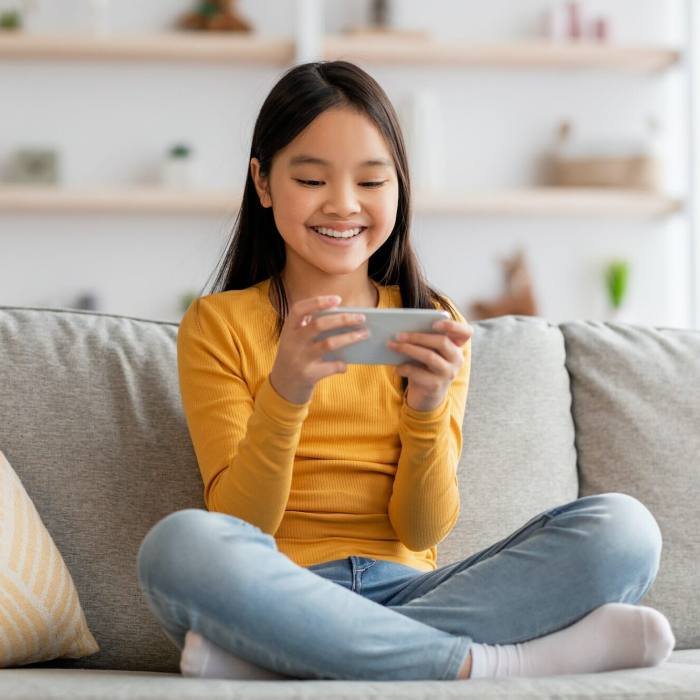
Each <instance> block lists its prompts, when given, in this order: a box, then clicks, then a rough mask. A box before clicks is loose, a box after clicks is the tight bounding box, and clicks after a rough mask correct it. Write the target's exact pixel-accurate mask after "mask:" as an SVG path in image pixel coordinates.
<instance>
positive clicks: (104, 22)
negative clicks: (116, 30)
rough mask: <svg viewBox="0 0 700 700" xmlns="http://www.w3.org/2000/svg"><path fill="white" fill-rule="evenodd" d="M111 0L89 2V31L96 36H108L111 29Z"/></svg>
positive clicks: (92, 0) (91, 0)
mask: <svg viewBox="0 0 700 700" xmlns="http://www.w3.org/2000/svg"><path fill="white" fill-rule="evenodd" d="M111 4H112V3H111V0H89V5H90V31H92V33H93V34H96V35H98V36H101V35H104V34H109V33H110V31H111V29H112V27H111V23H110V17H109V14H110V5H111Z"/></svg>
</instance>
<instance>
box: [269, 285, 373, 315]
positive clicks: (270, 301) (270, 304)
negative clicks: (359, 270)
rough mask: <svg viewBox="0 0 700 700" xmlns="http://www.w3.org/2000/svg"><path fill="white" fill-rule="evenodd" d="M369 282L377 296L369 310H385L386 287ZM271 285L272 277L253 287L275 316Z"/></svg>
mask: <svg viewBox="0 0 700 700" xmlns="http://www.w3.org/2000/svg"><path fill="white" fill-rule="evenodd" d="M369 281H370V282H371V283H372V285H373V286H374V287H375V288H376V290H377V295H378V298H377V305H376V306H373V307H371V308H374V309H383V308H385V307H386V306H387V299H386V293H387V290H386V287H385V286H383V285H381V284H379V282H376V281H375V280H373V279H372V278H371V277H370V278H369ZM271 285H272V277H268V278H267V279H264V280H263V281H262V282H259V283H258V284H257V285H255V286H257V287H259V289H260V292H261V294H262V296H263V299H264V301H265V302H266V305H267V307H268V308H269V309H270V310H271V311H272V312H273V313H275V314H276V313H277V311H276V309H275V307H274V305H273V304H272V300H271V299H270V287H271ZM339 308H341V309H342V308H343V307H342V306H341V307H339Z"/></svg>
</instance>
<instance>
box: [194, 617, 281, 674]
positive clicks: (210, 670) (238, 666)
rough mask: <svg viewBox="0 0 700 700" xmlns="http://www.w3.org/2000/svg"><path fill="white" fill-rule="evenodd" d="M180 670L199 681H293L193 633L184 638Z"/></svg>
mask: <svg viewBox="0 0 700 700" xmlns="http://www.w3.org/2000/svg"><path fill="white" fill-rule="evenodd" d="M180 671H181V673H182V675H183V676H197V677H199V678H229V679H234V680H267V681H279V680H290V679H291V678H292V677H291V676H284V675H282V674H279V673H275V672H274V671H269V670H268V669H266V668H262V667H261V666H256V665H255V664H252V663H250V662H249V661H246V660H245V659H241V658H239V657H238V656H234V655H233V654H231V653H230V652H229V651H226V649H222V648H221V647H220V646H217V645H216V644H214V642H211V641H209V640H208V639H207V638H206V637H203V636H202V635H201V634H198V633H197V632H195V631H194V630H189V631H188V632H187V634H186V635H185V646H184V648H183V650H182V655H181V656H180Z"/></svg>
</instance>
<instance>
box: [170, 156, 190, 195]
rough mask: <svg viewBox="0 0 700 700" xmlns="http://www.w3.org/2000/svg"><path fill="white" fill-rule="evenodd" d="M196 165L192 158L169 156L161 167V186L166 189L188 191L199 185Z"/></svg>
mask: <svg viewBox="0 0 700 700" xmlns="http://www.w3.org/2000/svg"><path fill="white" fill-rule="evenodd" d="M196 181H197V176H196V165H195V163H194V159H193V157H192V156H187V157H186V158H178V157H172V156H168V157H166V158H165V159H164V160H163V164H162V167H161V184H162V185H164V186H165V187H175V188H181V189H186V188H188V187H193V186H194V185H196V184H197V182H196Z"/></svg>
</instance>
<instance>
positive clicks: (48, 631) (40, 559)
mask: <svg viewBox="0 0 700 700" xmlns="http://www.w3.org/2000/svg"><path fill="white" fill-rule="evenodd" d="M99 650H100V647H99V646H98V644H97V642H96V641H95V638H94V637H93V636H92V634H91V632H90V630H89V629H88V626H87V622H86V620H85V615H84V613H83V610H82V608H81V607H80V601H79V600H78V593H77V591H76V590H75V585H74V583H73V579H72V578H71V575H70V572H69V571H68V568H67V567H66V564H65V562H64V561H63V558H62V557H61V554H60V552H59V551H58V548H57V547H56V545H55V543H54V541H53V540H52V539H51V535H50V534H49V532H48V530H47V529H46V527H45V526H44V523H42V521H41V518H40V517H39V513H38V512H37V510H36V508H35V507H34V504H33V503H32V501H31V499H30V498H29V496H28V495H27V492H26V491H25V490H24V486H22V482H21V481H20V480H19V477H18V476H17V474H16V473H15V471H14V469H12V467H11V466H10V463H9V462H8V461H7V459H6V458H5V455H4V454H3V453H2V452H0V668H7V667H9V666H22V665H25V664H32V663H37V662H39V661H50V660H51V659H56V658H59V657H65V658H69V659H79V658H81V657H82V656H89V655H90V654H95V653H96V652H98V651H99Z"/></svg>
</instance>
